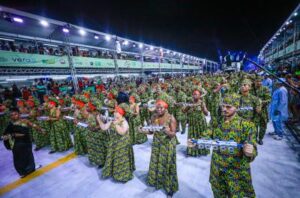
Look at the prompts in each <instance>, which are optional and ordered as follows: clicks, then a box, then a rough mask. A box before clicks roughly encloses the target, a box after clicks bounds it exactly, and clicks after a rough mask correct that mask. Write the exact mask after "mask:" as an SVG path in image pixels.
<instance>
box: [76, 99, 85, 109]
mask: <svg viewBox="0 0 300 198" xmlns="http://www.w3.org/2000/svg"><path fill="white" fill-rule="evenodd" d="M76 105H77V106H78V107H79V108H83V107H84V105H85V103H84V102H82V101H80V100H77V101H76Z"/></svg>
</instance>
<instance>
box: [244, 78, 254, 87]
mask: <svg viewBox="0 0 300 198" xmlns="http://www.w3.org/2000/svg"><path fill="white" fill-rule="evenodd" d="M245 84H246V85H249V86H251V85H252V81H251V80H250V79H244V80H243V81H242V85H245Z"/></svg>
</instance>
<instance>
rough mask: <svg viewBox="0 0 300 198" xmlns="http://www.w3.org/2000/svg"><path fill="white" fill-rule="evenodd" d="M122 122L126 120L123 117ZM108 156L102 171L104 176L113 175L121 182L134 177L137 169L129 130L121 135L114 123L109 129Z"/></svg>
mask: <svg viewBox="0 0 300 198" xmlns="http://www.w3.org/2000/svg"><path fill="white" fill-rule="evenodd" d="M122 122H126V120H125V118H123V121H122ZM109 133H110V134H109V142H108V147H107V156H106V161H105V165H104V167H103V171H102V177H104V178H106V177H112V178H114V180H116V181H119V182H127V181H129V180H131V179H132V178H133V171H134V170H135V164H134V154H133V149H132V145H131V142H130V137H129V132H127V133H126V134H125V135H120V134H118V133H117V132H116V128H115V125H114V124H113V123H112V125H111V128H110V129H109Z"/></svg>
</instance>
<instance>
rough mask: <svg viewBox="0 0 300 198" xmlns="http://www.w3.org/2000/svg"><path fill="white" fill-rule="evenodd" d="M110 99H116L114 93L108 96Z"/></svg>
mask: <svg viewBox="0 0 300 198" xmlns="http://www.w3.org/2000/svg"><path fill="white" fill-rule="evenodd" d="M107 98H108V99H110V100H111V99H114V98H115V95H114V94H113V93H112V92H109V94H108V96H107Z"/></svg>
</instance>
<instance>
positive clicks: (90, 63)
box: [72, 56, 115, 68]
mask: <svg viewBox="0 0 300 198" xmlns="http://www.w3.org/2000/svg"><path fill="white" fill-rule="evenodd" d="M72 58H73V63H74V66H75V67H77V68H79V67H80V68H82V67H84V68H87V67H89V68H90V67H93V68H95V67H96V68H99V67H101V68H114V67H115V63H114V60H113V59H104V58H103V59H102V58H89V57H78V56H72Z"/></svg>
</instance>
